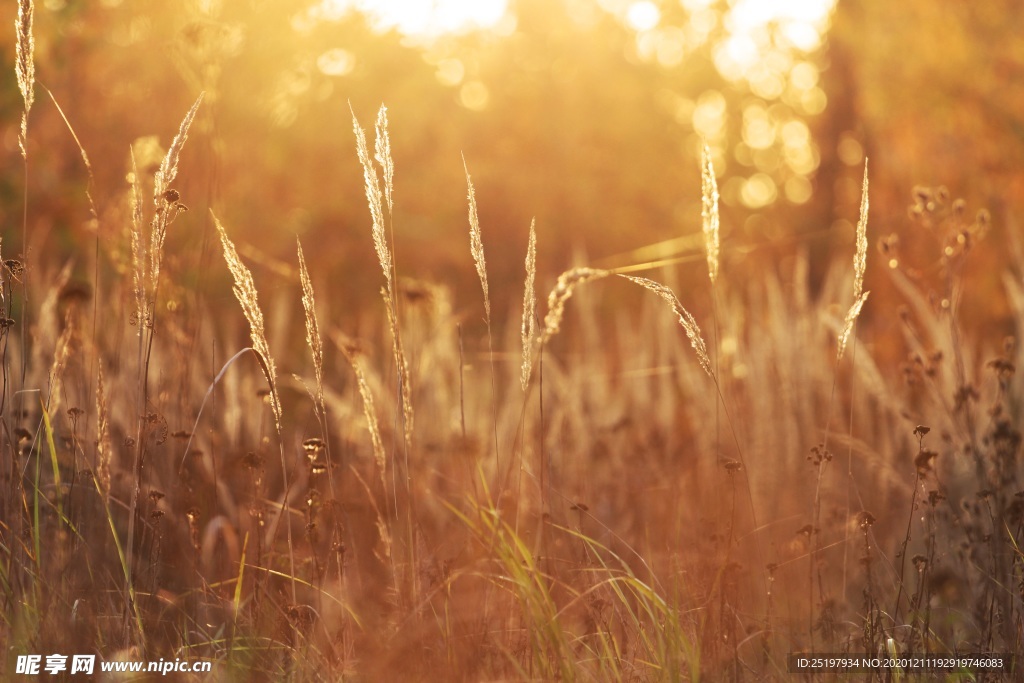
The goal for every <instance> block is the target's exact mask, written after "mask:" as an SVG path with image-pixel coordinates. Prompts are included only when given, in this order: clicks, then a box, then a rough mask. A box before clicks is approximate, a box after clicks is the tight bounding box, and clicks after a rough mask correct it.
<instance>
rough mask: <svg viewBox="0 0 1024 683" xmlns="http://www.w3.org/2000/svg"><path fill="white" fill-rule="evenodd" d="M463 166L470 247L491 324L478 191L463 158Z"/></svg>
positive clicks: (486, 312) (488, 320) (489, 295)
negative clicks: (477, 197) (478, 210)
mask: <svg viewBox="0 0 1024 683" xmlns="http://www.w3.org/2000/svg"><path fill="white" fill-rule="evenodd" d="M462 167H463V168H465V169H466V185H467V186H468V188H469V190H468V196H469V247H470V250H471V251H472V252H473V263H474V264H476V274H477V276H478V277H479V278H480V287H481V288H482V289H483V290H484V313H485V315H486V316H487V324H488V325H490V324H491V294H490V291H489V288H488V286H487V261H486V260H485V259H484V243H483V240H482V239H481V238H480V219H479V218H478V217H477V212H476V191H475V190H474V189H473V179H472V178H470V177H469V168H468V167H466V159H465V158H463V159H462Z"/></svg>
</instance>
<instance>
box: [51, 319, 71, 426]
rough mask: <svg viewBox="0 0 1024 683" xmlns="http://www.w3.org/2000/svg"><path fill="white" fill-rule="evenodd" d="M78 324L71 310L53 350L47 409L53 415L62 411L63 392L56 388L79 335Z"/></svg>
mask: <svg viewBox="0 0 1024 683" xmlns="http://www.w3.org/2000/svg"><path fill="white" fill-rule="evenodd" d="M76 326H77V321H76V320H75V315H74V313H73V312H71V311H69V312H68V315H67V316H65V318H64V329H63V330H61V333H60V337H58V338H57V346H56V348H55V349H54V352H53V363H52V364H51V365H50V375H49V379H50V393H49V395H48V397H47V405H46V410H47V412H48V413H49V414H50V415H51V416H53V415H56V414H57V413H58V412H59V411H60V405H61V392H60V391H57V390H56V389H57V387H58V386H59V385H60V382H61V375H63V374H64V368H66V367H67V364H68V359H70V358H71V351H72V348H73V346H74V341H75V338H76V337H77V332H76Z"/></svg>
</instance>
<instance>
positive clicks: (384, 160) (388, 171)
mask: <svg viewBox="0 0 1024 683" xmlns="http://www.w3.org/2000/svg"><path fill="white" fill-rule="evenodd" d="M373 158H374V159H376V160H377V163H378V164H379V165H380V170H381V173H383V174H384V197H385V198H386V199H387V202H388V213H390V214H393V213H394V210H395V205H394V191H395V162H394V161H393V160H392V159H391V136H390V135H389V134H388V108H387V107H385V106H384V105H383V104H382V105H380V111H378V112H377V123H376V125H375V126H374V140H373Z"/></svg>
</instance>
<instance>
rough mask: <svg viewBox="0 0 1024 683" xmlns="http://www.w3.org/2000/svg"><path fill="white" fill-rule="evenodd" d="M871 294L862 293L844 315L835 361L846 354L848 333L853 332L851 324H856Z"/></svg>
mask: <svg viewBox="0 0 1024 683" xmlns="http://www.w3.org/2000/svg"><path fill="white" fill-rule="evenodd" d="M870 293H871V292H864V293H863V294H861V295H860V298H859V299H857V300H856V301H854V302H853V305H852V306H850V310H849V311H848V312H847V314H846V322H844V323H843V333H842V334H840V335H839V350H838V351H837V353H836V361H837V362H838V361H840V360H842V359H843V353H845V352H846V343H847V342H848V341H849V340H850V333H851V332H853V324H854V323H855V322H857V317H858V316H859V315H860V309H862V308H863V307H864V302H865V301H867V300H868V294H870Z"/></svg>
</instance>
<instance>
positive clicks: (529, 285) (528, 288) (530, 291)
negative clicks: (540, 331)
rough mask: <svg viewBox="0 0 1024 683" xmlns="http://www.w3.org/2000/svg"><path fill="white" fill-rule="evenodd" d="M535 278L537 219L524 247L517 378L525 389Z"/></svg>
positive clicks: (530, 357) (534, 308)
mask: <svg viewBox="0 0 1024 683" xmlns="http://www.w3.org/2000/svg"><path fill="white" fill-rule="evenodd" d="M536 278H537V219H536V218H535V219H533V220H532V221H530V243H529V244H528V245H527V247H526V283H525V284H524V286H523V326H522V338H523V366H522V368H521V369H520V373H519V379H520V381H521V382H522V385H523V391H526V385H527V384H529V382H530V368H531V367H532V366H533V335H534V333H535V331H534V326H535V323H534V318H536V316H537V295H536V292H535V288H534V281H535V280H536Z"/></svg>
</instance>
